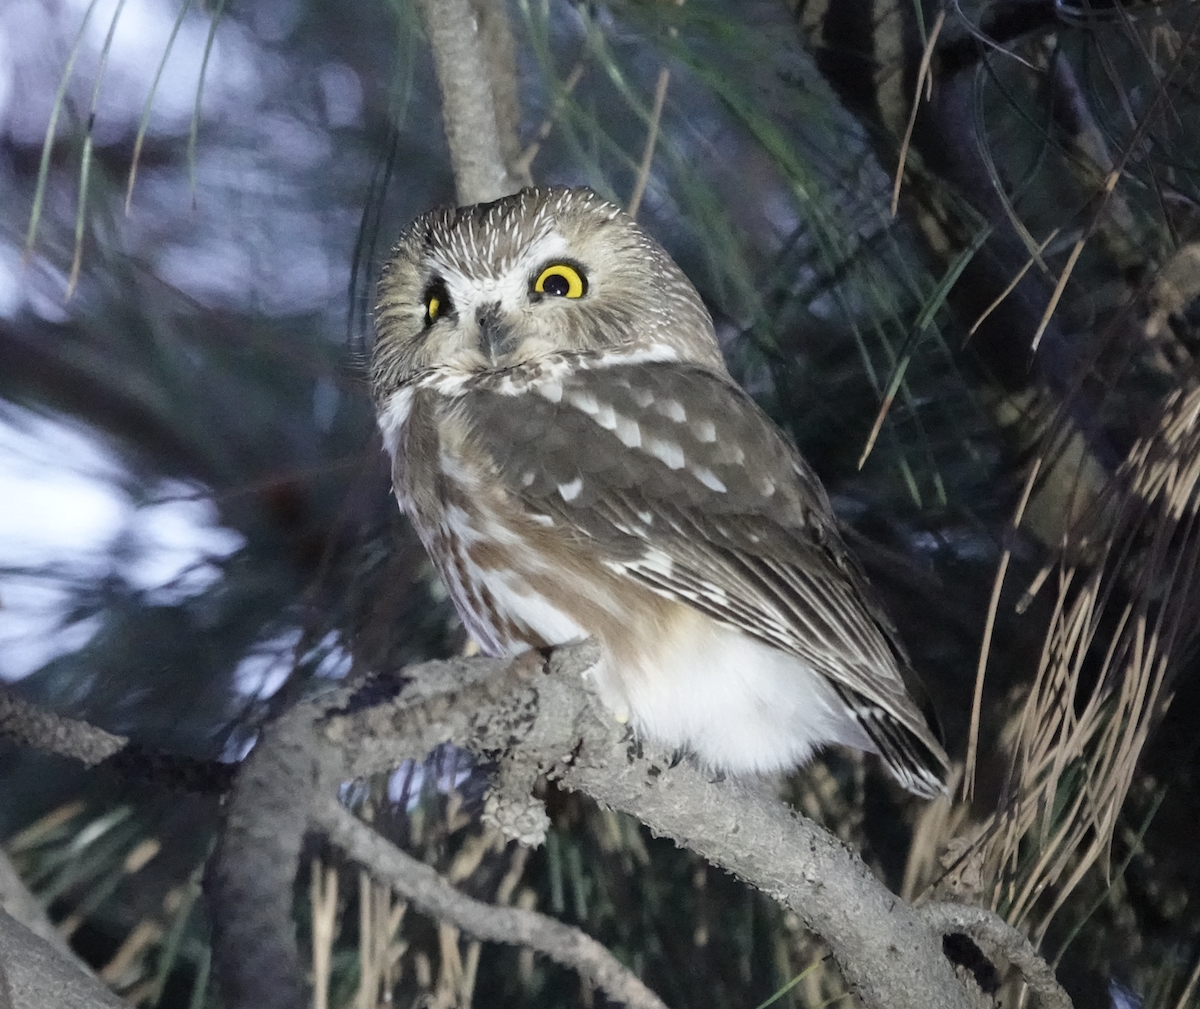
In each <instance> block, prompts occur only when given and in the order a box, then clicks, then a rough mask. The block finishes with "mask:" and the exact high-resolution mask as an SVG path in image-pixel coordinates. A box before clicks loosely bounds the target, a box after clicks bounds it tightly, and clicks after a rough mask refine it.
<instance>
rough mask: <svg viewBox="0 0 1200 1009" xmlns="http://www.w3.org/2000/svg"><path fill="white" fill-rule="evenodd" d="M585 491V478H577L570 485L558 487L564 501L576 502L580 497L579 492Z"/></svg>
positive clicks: (561, 484)
mask: <svg viewBox="0 0 1200 1009" xmlns="http://www.w3.org/2000/svg"><path fill="white" fill-rule="evenodd" d="M581 490H583V477H578V476H577V477H576V478H575V479H574V480H572V481H571V482H570V483H560V484H559V485H558V493H559V494H561V495H562V499H563V500H564V501H574V500H575V499H576V498H577V497H579V492H580V491H581Z"/></svg>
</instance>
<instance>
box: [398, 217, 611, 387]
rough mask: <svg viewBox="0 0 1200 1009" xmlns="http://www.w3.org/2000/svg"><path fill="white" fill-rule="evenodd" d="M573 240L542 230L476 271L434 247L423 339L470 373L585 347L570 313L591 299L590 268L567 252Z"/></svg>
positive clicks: (444, 358)
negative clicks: (576, 342)
mask: <svg viewBox="0 0 1200 1009" xmlns="http://www.w3.org/2000/svg"><path fill="white" fill-rule="evenodd" d="M566 246H567V243H566V240H565V239H564V238H563V237H562V235H560V234H559V233H558V232H556V231H552V230H551V231H547V232H543V233H542V234H540V235H538V236H537V237H536V238H535V239H534V240H532V241H530V242H529V243H528V244H527V245H526V246H525V247H524V248H520V249H517V250H515V254H514V255H512V256H510V257H506V258H504V259H502V260H500V261H499V262H497V263H496V264H494V266H493V268H492V269H490V270H478V269H477V270H474V271H472V272H467V271H466V270H464V269H462V268H461V264H460V263H459V262H457V261H456V259H455V257H453V256H451V255H443V254H442V253H443V251H444V250H442V249H436V250H433V251H432V252H431V254H430V256H429V258H428V261H427V263H426V269H427V270H428V271H429V274H430V277H431V279H430V280H429V282H428V283H427V284H426V285H425V288H424V295H423V299H422V307H423V308H424V312H425V315H424V319H425V331H424V333H423V334H422V336H421V339H422V342H423V343H424V344H426V345H427V346H428V348H429V350H431V351H434V352H435V353H436V356H437V358H438V360H439V361H440V362H442V363H443V364H448V365H450V366H451V367H452V368H454V369H455V370H458V369H462V370H464V371H470V372H475V371H480V370H504V369H507V368H512V367H516V366H518V365H521V364H527V363H529V362H531V361H534V360H536V359H538V358H539V357H544V356H545V355H547V354H554V353H559V352H562V351H565V350H573V349H578V348H576V347H574V346H573V345H572V341H571V340H570V334H571V332H572V331H573V329H574V328H575V327H572V326H571V324H570V316H571V313H572V312H574V311H578V309H579V308H580V307H581V304H582V303H585V302H586V301H587V297H588V293H589V287H590V285H589V270H588V267H587V266H586V265H585V264H584V263H582V262H580V261H579V260H578V259H575V258H574V257H570V256H567V255H566V254H565V252H566ZM451 251H452V250H451Z"/></svg>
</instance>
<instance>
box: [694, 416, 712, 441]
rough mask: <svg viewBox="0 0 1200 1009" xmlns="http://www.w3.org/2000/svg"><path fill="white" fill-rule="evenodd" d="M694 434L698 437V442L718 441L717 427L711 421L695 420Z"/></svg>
mask: <svg viewBox="0 0 1200 1009" xmlns="http://www.w3.org/2000/svg"><path fill="white" fill-rule="evenodd" d="M692 434H694V435H695V436H696V441H703V442H709V443H711V442H714V441H716V440H717V425H716V424H714V423H713V422H712V421H711V420H694V421H692Z"/></svg>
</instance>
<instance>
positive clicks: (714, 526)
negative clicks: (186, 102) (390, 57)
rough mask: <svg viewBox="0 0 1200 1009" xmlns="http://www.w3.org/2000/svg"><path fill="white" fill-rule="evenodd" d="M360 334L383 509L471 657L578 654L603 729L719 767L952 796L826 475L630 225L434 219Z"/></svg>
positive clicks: (674, 270)
mask: <svg viewBox="0 0 1200 1009" xmlns="http://www.w3.org/2000/svg"><path fill="white" fill-rule="evenodd" d="M375 323H376V330H377V340H376V344H375V349H374V354H373V360H372V383H373V391H374V398H375V405H376V411H377V415H378V421H379V428H380V431H381V432H382V436H383V443H384V446H385V449H386V451H387V452H388V454H389V455H390V457H391V460H392V477H393V484H394V488H395V493H396V498H397V500H398V501H399V503H400V507H401V508H402V509H403V510H404V511H405V512H406V513H407V515H408V517H409V519H410V520H411V522H412V525H413V527H414V528H415V529H416V531H417V534H418V535H419V536H420V538H421V541H422V543H423V544H424V546H425V549H426V550H427V551H428V553H429V556H430V558H431V559H432V561H433V563H434V565H435V567H436V568H437V570H438V572H439V573H440V575H441V577H442V578H443V579H444V581H445V583H446V586H447V588H448V590H449V593H450V596H451V598H452V599H453V601H454V605H455V607H456V608H457V610H458V613H459V615H460V616H461V618H462V621H463V623H464V624H465V625H466V627H467V629H468V630H469V631H470V633H471V635H472V636H473V637H474V638H475V639H476V640H477V642H478V643H479V645H480V647H481V649H482V650H483V651H484V652H485V653H487V654H489V655H494V656H505V655H516V654H519V653H521V652H523V651H525V650H527V649H533V648H547V647H552V646H555V645H562V644H566V643H571V642H577V641H581V640H583V639H586V638H592V639H594V640H595V641H596V642H597V643H598V644H599V647H600V656H601V657H600V660H599V662H598V664H597V665H596V666H595V667H594V668H593V669H592V670H591V671H590V672H589V673H588V674H587V675H588V676H589V677H590V678H591V679H592V681H593V686H594V689H595V690H596V692H597V693H598V694H599V696H600V698H601V699H602V701H603V702H604V704H605V705H607V707H608V708H610V709H611V710H612V712H613V713H614V715H615V717H616V718H617V719H618V720H620V721H622V722H627V723H630V724H631V726H632V728H633V730H634V731H636V732H637V733H639V734H640V736H641V737H643V738H644V739H646V740H647V741H649V742H653V743H657V744H659V745H661V746H663V747H665V748H671V749H677V750H686V751H692V752H694V753H695V754H696V755H697V756H698V758H699V759H700V760H701V761H702V762H703V763H704V764H705V765H707V766H708V767H710V768H712V769H714V770H715V771H719V772H727V773H730V774H751V773H755V772H759V773H769V772H774V771H779V770H784V769H789V768H792V767H795V766H797V765H800V764H803V763H804V762H806V761H807V760H808V759H809V758H810V756H811V755H812V754H813V752H814V751H815V750H817V749H818V748H820V747H822V746H824V745H826V744H829V743H838V744H843V745H846V746H851V747H857V748H858V749H860V750H866V751H869V752H871V753H877V754H878V755H879V756H880V758H881V759H882V761H883V763H884V765H885V766H886V767H887V769H888V770H889V771H890V772H891V774H892V775H893V776H894V777H895V778H896V780H897V781H898V782H899V783H900V784H901V785H903V786H904V787H905V788H906V789H908V790H909V791H911V792H914V793H916V794H917V795H921V796H926V797H932V796H935V795H938V794H941V793H942V792H943V791H944V785H943V779H944V777H945V772H946V767H947V760H946V755H945V753H944V752H943V750H942V748H941V746H940V745H939V744H938V741H937V739H936V738H935V737H934V735H933V733H932V732H931V731H930V729H929V726H928V725H927V723H926V721H925V719H924V718H923V717H922V715H921V713H920V711H919V710H918V708H917V706H916V705H915V704H914V702H913V700H912V698H911V697H910V696H909V694H908V693H907V691H906V689H905V686H904V681H903V679H902V675H901V674H902V671H903V672H907V671H908V659H907V657H906V655H905V652H904V650H903V648H902V646H901V645H900V643H899V641H898V640H897V638H896V636H895V633H894V631H893V629H892V627H891V625H890V624H889V622H888V620H887V618H886V616H885V615H884V614H883V612H882V611H881V609H880V608H879V606H878V605H877V603H876V602H875V600H874V598H873V596H872V594H871V592H870V589H869V586H868V585H867V584H866V581H865V578H864V576H863V575H862V573H861V572H860V570H859V568H858V566H857V565H856V563H855V561H854V559H853V558H852V557H851V556H850V554H849V552H848V551H847V549H846V547H845V545H844V544H843V542H842V540H841V538H840V536H839V534H838V530H837V525H836V522H835V520H834V516H833V513H832V511H831V509H830V506H829V501H828V499H827V497H826V495H825V492H824V490H823V488H822V487H821V485H820V483H819V481H818V480H817V477H816V475H815V474H814V473H813V471H812V470H811V469H810V468H809V466H808V465H807V464H806V463H805V461H804V459H802V458H801V456H800V454H799V453H798V452H797V451H796V449H795V448H794V446H793V445H792V444H791V442H790V441H789V440H788V438H787V437H785V436H784V435H783V434H782V433H781V432H780V431H779V429H778V428H776V427H775V425H774V424H773V423H772V422H771V421H770V420H769V419H768V418H767V416H766V415H765V414H764V413H763V412H762V410H761V409H759V407H758V406H757V405H756V404H755V403H754V401H753V400H752V399H751V398H750V397H749V396H748V395H747V394H746V393H745V392H743V391H742V390H741V389H740V388H739V387H738V386H737V385H736V384H735V383H734V381H733V380H732V378H731V377H730V375H729V373H728V371H727V370H726V367H725V364H724V361H723V360H722V357H721V353H720V350H719V348H718V345H717V340H716V336H715V333H714V331H713V324H712V320H711V318H710V316H709V314H708V312H707V310H706V309H705V307H704V304H703V303H702V302H701V300H700V296H699V294H698V293H697V292H696V289H695V288H694V287H693V286H692V284H691V283H690V282H689V281H688V279H687V277H686V276H685V275H684V274H683V272H682V271H681V270H680V269H679V267H678V266H677V265H676V264H675V263H674V261H673V260H672V259H671V257H670V256H669V255H668V254H667V253H666V251H665V250H664V249H663V248H662V247H661V246H660V245H659V244H658V243H657V242H655V241H654V239H653V238H651V237H650V235H649V234H647V233H646V232H645V231H644V230H643V229H642V228H640V227H639V226H638V225H637V224H636V223H635V222H634V221H633V220H632V219H631V218H630V217H629V216H628V215H626V214H625V213H623V212H622V211H621V210H620V209H619V208H617V207H615V206H613V205H611V204H609V203H607V202H605V201H604V200H602V199H601V198H600V197H598V196H597V195H596V194H595V193H593V192H592V191H591V190H589V189H563V188H534V189H526V190H523V191H522V192H519V193H517V194H515V195H513V196H508V197H505V198H504V199H501V200H497V201H495V202H494V203H486V204H480V205H478V206H469V207H458V208H442V209H438V210H434V211H432V212H430V213H428V214H426V215H424V216H423V217H420V218H419V219H417V221H415V222H414V223H413V224H412V225H411V226H410V227H409V228H408V230H407V231H406V232H405V233H404V234H403V235H402V236H401V238H400V240H399V242H398V244H397V245H396V247H395V249H394V251H393V253H392V255H391V258H390V260H389V262H388V263H387V264H386V266H385V268H384V270H383V273H382V275H381V279H380V282H379V291H378V302H377V308H376V315H375Z"/></svg>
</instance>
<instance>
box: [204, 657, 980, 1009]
mask: <svg viewBox="0 0 1200 1009" xmlns="http://www.w3.org/2000/svg"><path fill="white" fill-rule="evenodd" d="M594 654H595V653H594V650H592V649H591V648H590V646H578V647H575V648H566V649H560V650H558V651H556V652H555V653H553V654H552V655H551V658H550V660H549V662H548V663H547V664H546V666H545V668H544V669H543V668H542V666H541V663H540V660H539V661H534V660H533V659H532V658H530V657H529V656H525V657H523V658H521V659H518V660H516V661H514V662H512V663H508V664H506V663H503V662H497V661H496V660H467V659H458V660H453V661H449V662H434V663H425V664H423V665H420V666H416V667H412V668H410V669H408V670H406V671H405V675H404V680H405V685H404V687H403V689H401V690H399V691H398V693H396V695H395V696H393V697H392V698H390V699H388V700H385V701H383V702H381V703H372V704H370V705H367V706H358V704H357V699H356V697H355V695H353V694H346V695H343V696H341V697H339V698H338V699H337V700H336V701H334V702H330V701H328V700H327V701H324V702H322V703H321V704H319V705H317V704H310V705H306V706H304V708H303V709H302V710H301V709H297V710H296V711H295V712H293V713H291V714H289V715H288V716H287V717H286V719H284V720H282V721H281V723H280V724H279V725H277V726H276V727H275V728H274V729H272V731H271V732H270V733H269V734H266V735H265V736H264V738H263V740H262V741H261V742H260V744H259V747H258V749H257V750H256V752H255V754H254V755H253V756H252V758H251V760H250V761H249V762H248V764H247V768H246V772H245V773H246V775H247V781H245V782H243V781H241V780H239V782H238V784H237V786H236V787H235V792H234V796H233V799H232V800H231V804H230V828H229V830H230V832H231V834H232V837H231V836H230V834H227V836H226V838H225V840H223V842H222V845H221V851H220V855H219V859H218V863H219V864H218V867H217V868H214V870H213V872H212V873H211V874H210V875H211V878H212V879H213V880H214V881H215V885H213V886H212V887H211V888H210V897H211V899H212V904H213V908H214V913H215V915H216V917H217V928H216V933H217V943H216V946H215V952H216V953H217V957H218V961H222V960H226V958H230V957H232V958H234V959H235V960H236V961H240V963H241V966H239V965H238V964H237V963H235V964H234V965H233V968H232V972H233V976H234V978H235V980H237V979H240V983H245V984H246V985H247V986H248V987H246V988H244V989H242V991H243V992H244V993H246V994H247V995H248V996H249V994H250V987H253V988H254V993H253V997H252V998H250V997H248V998H247V999H246V1000H244V1001H239V1000H238V999H237V998H233V997H228V996H227V1001H228V1003H229V1005H230V1006H231V1009H233V1007H237V1006H242V1005H245V1006H249V1005H255V1006H257V1007H260V1009H267V1007H269V1006H275V1005H280V1006H283V1005H289V1004H294V1002H288V1001H285V1000H284V999H282V998H278V997H276V996H273V995H272V992H273V991H274V992H278V991H279V986H280V985H281V984H284V981H283V977H282V974H281V972H282V973H287V971H290V970H291V969H292V967H288V966H287V965H288V964H292V965H296V972H297V973H296V976H297V977H298V976H299V975H298V962H299V958H298V954H297V953H296V951H295V939H294V934H293V929H292V926H291V922H290V918H289V917H288V915H287V912H286V909H285V906H284V902H283V901H284V899H285V898H286V895H288V894H290V892H291V889H290V884H291V880H293V879H294V876H295V873H296V871H297V870H298V868H299V843H300V839H301V838H300V834H301V830H302V827H301V826H300V825H299V824H298V822H297V821H299V820H300V819H301V816H302V811H303V810H305V809H314V808H315V809H317V810H318V816H317V820H318V821H319V822H325V820H326V819H327V816H326V817H322V816H321V815H320V813H319V810H320V809H321V808H323V807H321V806H316V807H314V806H313V803H314V802H325V801H326V799H327V798H328V797H329V796H331V795H333V794H334V789H335V787H336V783H337V782H338V781H342V780H346V779H349V778H354V777H359V776H361V775H365V774H370V773H375V772H380V771H386V770H390V769H392V768H394V767H395V766H396V764H397V763H399V762H400V761H401V760H403V759H406V758H409V757H420V756H422V755H423V754H424V753H425V752H427V751H428V750H429V749H430V748H431V747H432V746H433V745H435V744H436V743H439V742H442V741H445V740H453V741H454V742H455V743H456V744H458V745H460V746H467V747H469V748H470V749H472V750H474V751H476V752H479V753H483V754H486V755H488V756H490V757H494V756H496V755H498V754H503V755H505V756H506V759H508V760H511V761H513V762H514V763H515V764H518V765H522V771H523V773H524V774H526V775H529V776H530V779H531V780H532V776H534V775H536V774H538V773H545V774H547V775H548V776H550V777H552V778H555V779H557V780H558V781H560V782H561V783H562V784H563V785H564V786H565V787H567V788H572V789H577V790H580V791H583V792H585V793H586V794H588V795H590V796H592V797H593V798H595V799H597V800H598V801H600V802H603V803H607V804H608V805H610V806H613V807H614V808H617V809H621V810H624V811H626V812H628V813H631V814H632V815H634V816H636V817H637V818H638V819H640V820H641V821H643V822H644V823H646V824H648V825H649V826H650V827H651V829H652V830H654V831H655V832H656V833H659V834H666V835H668V836H670V837H672V838H673V839H674V840H675V841H676V842H677V843H679V844H680V845H686V846H687V847H689V848H691V849H692V850H694V851H697V852H699V853H701V854H703V855H704V856H705V857H707V858H708V859H709V860H710V861H712V862H714V863H715V864H717V865H720V866H722V867H724V868H725V869H727V870H729V871H731V872H734V873H735V874H737V875H738V876H740V877H741V878H742V879H744V880H746V881H747V882H749V883H751V884H752V885H754V886H757V887H759V888H760V889H763V890H765V891H766V892H767V893H769V894H770V895H772V896H773V897H775V898H776V899H778V900H780V901H781V902H783V903H784V904H786V905H787V906H788V907H790V908H792V909H793V910H794V911H796V912H797V914H799V915H800V916H801V918H802V919H803V920H804V921H805V923H806V924H807V925H808V926H809V928H811V929H812V930H813V931H814V932H816V933H817V934H819V935H820V936H821V937H822V938H823V939H825V940H826V942H827V943H828V944H829V946H830V949H831V950H832V952H833V954H834V957H835V959H836V960H837V961H838V963H839V965H840V966H841V968H842V971H843V974H844V975H845V977H846V979H847V981H848V982H849V983H850V985H851V986H852V987H853V989H854V990H855V992H856V993H857V994H858V995H859V996H860V997H861V998H862V1000H863V1001H864V1002H865V1003H866V1005H867V1006H869V1007H881V1009H882V1007H885V1006H886V1007H888V1009H963V1007H965V1006H967V1005H968V1004H969V1002H968V998H967V994H966V992H965V991H964V990H963V988H962V987H961V985H960V984H959V983H958V981H957V980H956V978H955V974H954V970H953V968H952V966H951V964H950V962H949V961H948V960H947V959H946V957H945V956H944V954H943V951H942V935H941V933H939V932H938V931H937V930H936V929H935V928H933V927H931V926H930V924H929V923H928V921H927V920H926V919H925V918H924V917H922V914H921V912H919V911H917V910H914V909H913V908H912V907H910V906H909V905H908V904H906V903H905V902H904V901H903V900H901V899H900V898H899V897H897V896H895V895H894V894H892V893H891V892H890V891H889V890H888V889H887V888H886V887H884V886H883V884H882V883H880V882H879V880H878V879H876V878H875V877H874V876H873V875H872V874H871V873H870V871H869V870H868V869H867V868H866V866H865V865H864V864H863V862H862V860H861V859H860V858H859V857H858V856H857V855H856V854H855V853H854V852H852V851H850V850H849V849H848V848H846V847H845V846H844V845H843V844H842V843H841V842H839V841H838V840H837V839H835V838H834V837H832V836H831V835H830V834H828V833H827V832H826V831H824V830H823V829H821V828H820V827H819V826H817V825H816V824H814V823H812V822H811V821H809V820H807V819H805V818H804V817H801V816H799V815H798V814H797V813H795V812H794V811H792V810H790V809H789V808H787V807H786V806H784V805H783V804H782V803H780V802H779V801H778V800H776V799H775V798H774V797H773V796H772V795H771V794H769V792H768V791H767V790H766V789H765V788H764V787H759V786H758V785H757V783H755V782H743V781H732V780H727V781H717V782H714V781H711V780H710V779H709V776H708V775H707V774H705V773H703V772H702V771H701V770H700V769H698V768H697V767H695V766H692V765H691V764H687V763H685V764H681V765H679V766H676V767H671V766H669V761H668V760H666V759H655V758H654V757H653V756H652V757H650V758H645V757H641V756H637V755H636V754H635V752H634V751H635V750H636V749H637V748H636V745H635V744H634V742H633V740H631V739H630V738H629V736H628V732H627V730H625V729H624V728H623V727H621V726H619V725H618V724H617V723H616V722H615V721H614V720H613V719H612V717H611V715H609V714H608V713H607V712H603V711H602V710H601V708H600V706H599V702H598V701H596V700H595V699H594V698H593V697H592V696H591V694H590V693H589V692H588V691H587V690H586V689H585V687H584V685H583V680H582V679H581V676H580V672H581V670H582V669H586V668H587V666H588V665H589V664H590V663H591V661H593V658H594ZM377 692H378V691H373V692H372V693H377ZM364 695H365V692H364ZM335 704H339V705H341V707H339V708H336V710H335V708H334V705H335ZM267 877H269V879H268V878H267ZM285 880H286V881H287V882H286V883H285ZM281 893H282V894H283V897H281ZM230 923H233V924H232V925H231V924H230ZM264 942H265V943H267V944H268V946H269V947H270V950H269V952H268V954H266V962H267V967H266V968H264V967H263V965H262V962H261V960H260V953H259V952H258V950H257V948H256V945H255V944H258V943H264ZM281 942H284V943H288V944H290V947H289V949H288V950H285V951H281V950H280V948H279V943H281ZM251 965H253V966H251ZM284 967H287V970H284V969H283V968H284ZM239 972H240V973H239ZM222 976H226V969H225V968H222ZM266 976H270V977H272V978H275V979H276V980H274V981H273V982H272V983H271V984H270V985H266V984H260V983H259V979H261V978H263V977H266ZM291 984H292V985H293V988H292V991H293V992H294V991H295V990H296V989H295V985H296V984H297V982H296V981H295V980H294V979H293V981H292V982H291Z"/></svg>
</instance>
